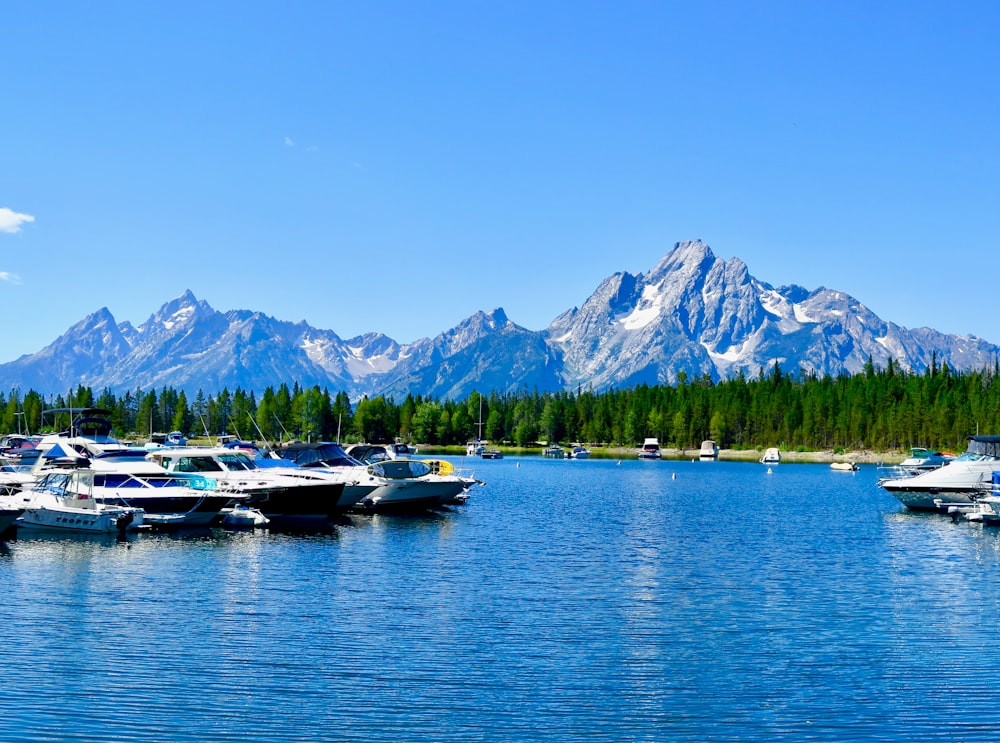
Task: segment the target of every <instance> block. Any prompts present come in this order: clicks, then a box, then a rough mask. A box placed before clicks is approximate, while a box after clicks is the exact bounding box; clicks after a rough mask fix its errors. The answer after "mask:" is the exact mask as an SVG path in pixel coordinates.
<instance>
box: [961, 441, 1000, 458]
mask: <svg viewBox="0 0 1000 743" xmlns="http://www.w3.org/2000/svg"><path fill="white" fill-rule="evenodd" d="M968 442H969V446H968V448H967V449H966V450H965V454H963V455H962V457H963V458H964V459H981V458H984V457H985V458H990V459H1000V436H969V437H968Z"/></svg>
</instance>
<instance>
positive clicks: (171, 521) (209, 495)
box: [97, 491, 233, 526]
mask: <svg viewBox="0 0 1000 743" xmlns="http://www.w3.org/2000/svg"><path fill="white" fill-rule="evenodd" d="M97 501H98V503H102V504H104V505H111V506H126V507H131V508H141V509H142V510H143V511H144V512H145V513H146V517H145V520H146V522H147V523H148V524H149V525H150V526H157V525H160V526H209V525H210V524H211V523H212V522H213V521H214V520H215V519H216V517H217V516H218V515H219V513H220V512H221V511H222V509H223V508H225V507H226V506H227V505H229V504H230V503H232V501H233V497H232V495H229V494H225V493H218V492H214V491H199V492H197V493H196V494H190V495H159V494H156V493H153V494H150V495H136V494H135V493H134V491H133V492H132V493H129V495H128V497H127V498H124V497H121V496H108V495H105V496H101V497H99V498H98V499H97Z"/></svg>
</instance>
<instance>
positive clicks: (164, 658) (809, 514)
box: [0, 456, 1000, 742]
mask: <svg viewBox="0 0 1000 743" xmlns="http://www.w3.org/2000/svg"><path fill="white" fill-rule="evenodd" d="M454 461H455V463H456V465H458V464H460V463H461V458H456V459H455V460H454ZM765 470H766V468H764V467H761V466H760V464H758V463H757V462H752V463H733V462H725V461H717V462H710V463H703V462H698V461H687V462H683V461H659V462H654V463H650V462H644V461H641V460H639V459H638V458H635V459H631V460H622V461H620V462H617V461H614V460H601V459H591V460H589V461H588V462H587V463H586V464H585V465H583V466H580V467H576V466H570V467H567V466H565V465H564V464H562V463H561V462H559V461H558V460H554V459H549V458H545V457H541V456H534V457H514V456H508V457H506V458H505V459H502V460H498V461H496V462H492V463H490V464H489V481H488V482H487V483H486V484H485V485H483V486H482V487H481V488H480V489H478V490H477V491H476V493H475V495H474V497H473V498H472V499H470V501H469V502H468V503H467V504H465V505H463V506H459V507H447V508H442V509H437V510H434V511H428V512H425V513H419V514H406V515H395V514H382V513H378V512H373V513H361V514H344V515H338V517H337V519H336V520H335V521H334V522H333V525H332V527H331V528H330V529H329V530H327V531H317V532H315V533H308V534H288V533H282V532H276V531H270V530H267V529H253V530H243V531H235V530H233V531H230V530H223V529H190V530H181V531H173V532H148V531H147V532H142V533H126V534H124V535H122V536H115V535H93V536H75V537H69V536H57V535H43V534H38V535H34V534H31V535H21V534H19V535H18V536H17V538H15V539H13V540H11V541H8V542H5V543H3V545H2V547H0V585H2V586H4V590H5V592H6V596H5V627H6V629H7V631H8V633H9V636H11V637H16V638H17V646H18V648H19V652H15V653H11V654H9V655H8V658H7V663H6V666H5V671H6V681H7V683H6V688H5V694H4V695H3V697H2V701H0V712H2V714H0V737H2V739H3V740H6V741H28V740H39V739H65V738H66V737H67V734H68V731H71V735H72V736H76V737H79V738H81V739H94V740H113V739H128V740H131V741H159V740H163V738H164V735H165V731H170V734H169V737H170V739H171V740H175V741H183V742H187V741H191V742H193V741H204V740H215V741H250V740H269V741H300V740H310V741H351V740H358V741H398V740H436V741H501V740H503V741H506V740H514V739H517V740H538V741H547V740H551V741H564V740H578V739H586V740H588V741H594V740H596V741H620V740H672V741H673V740H679V741H713V740H715V741H724V740H725V741H730V740H789V741H791V740H803V739H808V740H823V741H834V740H837V741H840V740H931V741H933V740H942V741H944V740H963V741H969V740H983V741H985V740H992V739H994V738H995V730H996V728H997V726H998V725H1000V712H998V711H997V709H996V705H995V703H994V697H995V695H994V693H993V689H994V688H995V687H996V686H997V684H998V682H1000V662H998V661H997V660H996V658H995V656H994V654H993V653H992V645H991V636H990V634H989V633H988V632H985V631H983V630H984V628H986V627H989V626H992V623H994V622H995V612H996V606H997V605H998V604H1000V582H998V581H996V580H994V579H993V577H992V576H994V575H996V574H997V572H998V570H1000V530H998V529H996V528H991V527H986V526H983V525H981V524H977V523H970V522H968V521H967V520H964V519H962V520H958V521H952V520H951V519H949V518H948V517H947V516H946V515H941V514H931V513H919V512H912V511H909V510H907V509H905V508H903V507H902V505H901V504H900V503H899V502H898V501H897V500H896V499H895V498H893V497H892V496H891V495H890V494H889V493H887V492H886V491H885V490H884V489H881V488H879V487H878V486H877V485H876V477H875V474H876V468H875V467H874V466H872V465H862V466H861V467H860V469H859V470H858V471H856V472H853V473H846V474H844V473H836V472H833V471H831V469H830V468H829V467H828V466H823V465H803V464H789V463H782V464H781V466H780V467H777V468H774V471H773V472H772V473H771V474H768V473H767V472H766V471H765ZM55 628H58V630H56V629H55ZM70 687H73V688H76V687H79V688H86V689H98V690H101V693H98V694H86V695H83V694H66V693H64V692H65V689H67V688H70Z"/></svg>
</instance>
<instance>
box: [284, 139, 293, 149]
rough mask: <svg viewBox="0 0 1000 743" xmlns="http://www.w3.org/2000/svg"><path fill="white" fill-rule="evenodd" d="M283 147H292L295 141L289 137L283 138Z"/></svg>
mask: <svg viewBox="0 0 1000 743" xmlns="http://www.w3.org/2000/svg"><path fill="white" fill-rule="evenodd" d="M285 146H286V147H294V146H295V141H294V140H293V139H292V138H291V137H285Z"/></svg>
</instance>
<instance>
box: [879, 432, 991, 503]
mask: <svg viewBox="0 0 1000 743" xmlns="http://www.w3.org/2000/svg"><path fill="white" fill-rule="evenodd" d="M995 470H1000V436H993V435H991V436H969V437H968V448H967V449H966V450H965V452H963V453H962V454H961V455H960V456H958V457H956V458H955V459H953V460H952V461H950V462H948V463H947V464H944V465H942V466H940V467H936V468H933V469H930V470H928V471H926V472H923V473H920V474H917V475H905V476H903V477H896V478H888V479H880V480H879V481H878V485H879V487H881V488H882V489H883V490H885V491H886V492H888V493H892V495H894V496H895V497H896V498H897V499H898V500H899V502H900V503H902V504H903V505H904V506H906V508H908V509H910V510H911V511H941V510H946V509H947V508H948V506H964V505H971V504H972V503H973V502H974V501H975V500H976V499H977V498H978V497H981V496H983V495H986V494H988V493H989V492H990V491H991V490H992V487H993V472H994V471H995Z"/></svg>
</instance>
